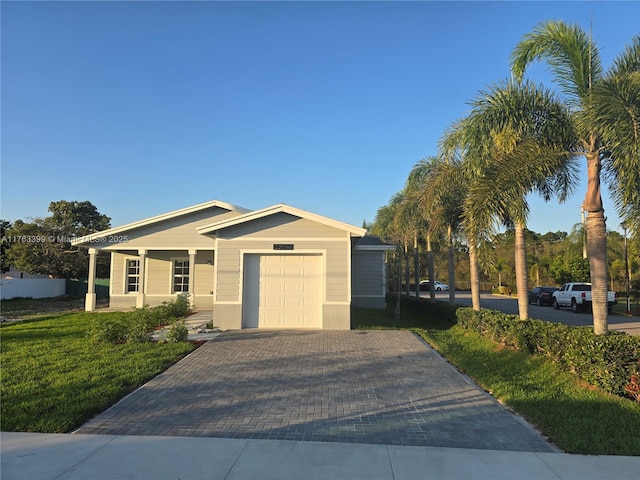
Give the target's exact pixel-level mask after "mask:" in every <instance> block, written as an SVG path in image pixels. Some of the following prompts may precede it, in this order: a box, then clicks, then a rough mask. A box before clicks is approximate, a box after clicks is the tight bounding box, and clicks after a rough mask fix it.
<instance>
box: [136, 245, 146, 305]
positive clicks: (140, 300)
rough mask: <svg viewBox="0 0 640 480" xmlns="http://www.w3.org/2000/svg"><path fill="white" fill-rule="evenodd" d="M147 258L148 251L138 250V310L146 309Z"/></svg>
mask: <svg viewBox="0 0 640 480" xmlns="http://www.w3.org/2000/svg"><path fill="white" fill-rule="evenodd" d="M146 256H147V251H146V250H138V261H139V262H140V263H139V265H140V280H139V283H138V295H137V296H136V308H142V307H144V300H145V299H144V291H145V288H146V283H147V282H145V278H146V274H145V268H144V267H145V265H144V264H145V259H146Z"/></svg>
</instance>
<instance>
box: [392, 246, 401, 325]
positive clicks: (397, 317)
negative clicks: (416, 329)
mask: <svg viewBox="0 0 640 480" xmlns="http://www.w3.org/2000/svg"><path fill="white" fill-rule="evenodd" d="M396 250H397V253H398V285H397V286H398V288H397V290H396V308H395V310H394V312H393V314H394V315H393V316H394V318H395V319H396V320H400V293H401V292H402V246H401V245H400V244H399V243H398V245H397V247H396Z"/></svg>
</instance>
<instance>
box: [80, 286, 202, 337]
mask: <svg viewBox="0 0 640 480" xmlns="http://www.w3.org/2000/svg"><path fill="white" fill-rule="evenodd" d="M189 311H190V308H189V301H188V299H187V297H184V296H180V297H177V298H176V299H175V300H172V301H170V302H163V303H162V305H159V306H157V307H153V308H151V307H149V306H148V305H145V306H144V307H142V308H136V309H134V310H133V311H132V312H128V313H123V314H122V315H121V316H118V317H112V318H108V319H107V318H105V317H103V316H102V315H101V314H97V315H96V316H95V318H93V319H92V321H91V324H90V326H89V332H88V333H89V337H90V338H91V340H92V341H93V342H95V343H102V342H108V343H125V342H131V343H140V342H148V341H150V340H151V333H152V332H153V330H155V329H156V328H158V327H164V326H165V325H168V324H169V323H171V322H172V321H175V320H176V319H178V318H183V317H185V316H186V315H187V314H188V313H189ZM182 323H184V322H182ZM174 327H175V324H174ZM172 328H173V327H172ZM176 328H177V331H178V332H180V331H181V330H180V328H178V327H176ZM184 329H185V331H186V326H185V327H184ZM176 335H178V334H177V333H176ZM180 335H181V333H180ZM180 338H181V337H180ZM184 339H185V340H186V334H185V338H184ZM177 341H183V340H177Z"/></svg>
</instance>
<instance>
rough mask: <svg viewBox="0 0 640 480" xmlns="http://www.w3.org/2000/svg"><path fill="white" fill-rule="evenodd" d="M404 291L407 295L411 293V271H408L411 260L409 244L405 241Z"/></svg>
mask: <svg viewBox="0 0 640 480" xmlns="http://www.w3.org/2000/svg"><path fill="white" fill-rule="evenodd" d="M404 260H405V262H404V293H405V295H407V296H409V295H411V288H410V286H411V285H410V283H411V271H410V265H411V262H410V261H409V244H408V243H406V242H405V244H404Z"/></svg>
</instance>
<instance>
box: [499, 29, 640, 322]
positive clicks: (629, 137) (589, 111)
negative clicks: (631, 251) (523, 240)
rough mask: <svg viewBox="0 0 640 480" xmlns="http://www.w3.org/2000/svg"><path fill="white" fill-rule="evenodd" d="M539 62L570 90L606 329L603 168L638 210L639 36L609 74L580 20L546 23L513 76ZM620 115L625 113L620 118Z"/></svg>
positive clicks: (598, 315) (525, 44) (625, 202)
mask: <svg viewBox="0 0 640 480" xmlns="http://www.w3.org/2000/svg"><path fill="white" fill-rule="evenodd" d="M535 61H543V62H546V63H547V65H548V66H549V68H550V71H551V72H552V74H553V76H554V79H555V81H556V83H557V84H558V86H559V90H560V91H561V92H562V93H563V94H564V97H565V101H566V102H567V103H568V105H569V107H570V108H571V111H572V112H573V113H572V117H573V120H574V123H575V125H576V139H575V140H576V145H577V150H576V151H577V152H579V153H580V154H582V155H584V157H585V158H586V164H587V165H586V166H587V169H586V170H587V192H586V195H585V198H584V202H583V204H582V207H583V208H584V210H585V211H587V212H588V216H587V225H586V227H587V249H588V252H589V260H590V266H591V282H592V284H593V287H592V295H593V323H594V331H595V333H597V334H606V333H607V332H608V325H607V290H608V288H607V287H608V285H607V258H606V255H607V232H606V220H605V215H604V208H603V205H602V195H601V187H600V182H601V171H602V170H603V169H604V170H605V171H606V172H607V174H608V175H610V177H609V178H610V179H611V184H612V186H613V187H614V188H613V191H614V192H617V195H618V197H619V198H620V200H622V205H621V209H623V210H626V212H625V213H627V215H628V214H629V212H638V211H639V210H640V193H639V192H640V188H639V186H640V157H639V156H638V145H639V142H638V118H640V112H638V104H639V101H638V99H639V98H640V96H639V94H638V92H639V88H640V87H639V83H638V79H637V71H638V67H639V65H640V41H638V37H636V38H634V39H633V42H632V44H631V46H630V47H629V48H628V49H627V50H625V51H624V52H623V53H622V54H621V55H620V57H619V58H618V60H617V61H616V62H615V63H614V65H613V67H612V68H611V70H610V71H609V72H608V73H607V74H606V75H605V74H604V71H603V67H602V64H601V61H600V54H599V51H598V48H597V46H596V44H595V43H594V42H593V40H592V39H591V38H590V37H589V36H588V35H587V34H586V33H585V32H584V31H583V30H582V29H581V28H580V27H579V26H576V25H568V24H566V23H564V22H562V21H547V22H543V23H541V24H540V25H538V26H537V27H536V28H535V29H534V30H533V32H531V33H529V34H527V35H525V36H524V37H523V39H522V41H521V42H520V43H519V44H518V45H517V46H516V48H515V49H514V51H513V53H512V57H511V70H512V72H513V74H514V76H515V78H516V79H518V80H522V79H523V77H524V73H525V71H526V69H527V67H528V66H529V65H530V64H531V63H533V62H535ZM618 114H620V115H622V116H621V117H620V118H618ZM629 141H630V142H631V143H629ZM636 218H637V217H636ZM636 222H637V220H636Z"/></svg>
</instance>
